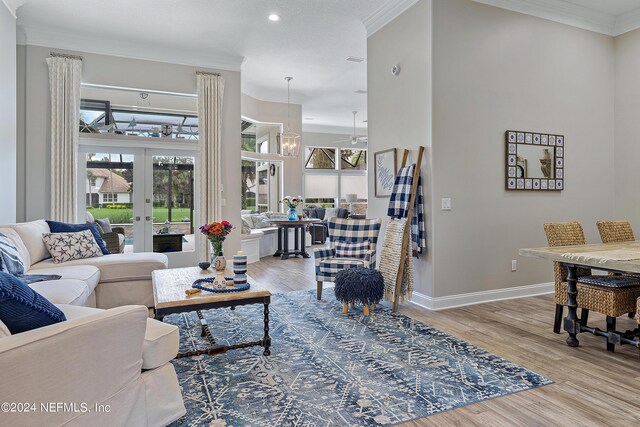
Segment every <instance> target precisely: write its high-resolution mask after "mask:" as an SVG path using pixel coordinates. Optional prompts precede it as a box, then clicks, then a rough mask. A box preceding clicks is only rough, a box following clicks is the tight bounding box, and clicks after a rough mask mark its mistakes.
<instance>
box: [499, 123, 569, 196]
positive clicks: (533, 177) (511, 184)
mask: <svg viewBox="0 0 640 427" xmlns="http://www.w3.org/2000/svg"><path fill="white" fill-rule="evenodd" d="M505 138H506V148H507V155H506V161H507V162H506V180H505V185H506V189H507V190H541V191H562V190H564V136H563V135H552V134H548V133H539V132H523V131H515V130H508V131H507V132H506V133H505Z"/></svg>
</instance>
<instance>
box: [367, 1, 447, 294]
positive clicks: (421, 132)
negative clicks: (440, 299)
mask: <svg viewBox="0 0 640 427" xmlns="http://www.w3.org/2000/svg"><path fill="white" fill-rule="evenodd" d="M430 4H431V1H430V0H420V1H419V2H418V3H416V4H415V5H414V6H412V7H411V8H410V9H409V10H407V11H406V12H405V13H403V14H402V15H400V16H399V17H398V18H396V19H395V20H394V21H392V22H391V23H389V24H387V25H386V26H385V27H383V28H382V29H380V30H379V31H378V32H376V33H375V34H373V35H372V36H371V37H369V39H368V43H367V79H368V101H367V104H368V105H367V110H368V113H367V114H368V120H369V121H368V123H367V124H368V135H369V144H368V148H369V156H370V159H371V160H370V161H369V208H368V216H369V217H372V218H382V219H383V227H384V225H385V224H386V218H387V216H386V213H387V206H388V203H389V198H376V197H375V196H374V194H375V190H374V178H375V177H374V169H373V163H374V153H375V152H376V151H382V150H387V149H389V148H398V149H404V148H407V149H410V150H411V157H412V159H413V161H414V162H415V158H416V153H417V152H416V149H417V147H418V146H420V145H422V146H425V147H426V148H427V150H426V153H425V154H426V158H425V160H424V161H423V163H422V169H421V171H422V177H423V179H425V187H424V189H425V191H426V193H425V197H426V198H425V207H426V214H427V236H428V242H427V245H428V247H429V249H428V253H427V254H426V255H423V256H421V258H420V259H418V260H416V261H415V262H414V271H415V275H414V277H415V290H416V291H417V292H419V293H421V294H425V295H431V294H432V292H433V260H434V253H436V252H435V250H434V248H433V241H432V236H433V233H434V229H433V226H432V222H431V220H432V214H431V183H432V181H433V175H432V173H431V171H432V167H431V157H430V154H431V149H430V145H431V79H430V75H431V52H430V46H431V5H430ZM394 64H400V65H401V66H402V71H401V73H400V75H398V76H397V77H394V76H392V74H391V67H392V66H393V65H394ZM400 160H401V159H400V155H399V158H398V162H400ZM383 232H384V229H383ZM382 235H383V234H382ZM436 256H437V253H436Z"/></svg>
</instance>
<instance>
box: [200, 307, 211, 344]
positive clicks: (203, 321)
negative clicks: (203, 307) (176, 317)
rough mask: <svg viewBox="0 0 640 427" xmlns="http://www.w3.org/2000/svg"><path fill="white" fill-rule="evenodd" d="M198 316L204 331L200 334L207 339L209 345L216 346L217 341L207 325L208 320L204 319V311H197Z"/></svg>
mask: <svg viewBox="0 0 640 427" xmlns="http://www.w3.org/2000/svg"><path fill="white" fill-rule="evenodd" d="M196 314H197V315H198V319H200V327H201V329H202V330H201V332H200V336H202V337H207V339H208V340H209V343H210V344H211V345H214V344H215V343H216V340H215V339H214V338H213V335H211V331H210V330H209V325H208V324H207V319H205V318H204V316H203V314H202V311H200V310H198V311H196Z"/></svg>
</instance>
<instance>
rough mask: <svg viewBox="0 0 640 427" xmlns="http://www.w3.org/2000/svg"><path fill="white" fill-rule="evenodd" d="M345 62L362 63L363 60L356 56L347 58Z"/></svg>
mask: <svg viewBox="0 0 640 427" xmlns="http://www.w3.org/2000/svg"><path fill="white" fill-rule="evenodd" d="M347 61H350V62H363V61H364V58H360V57H358V56H349V57H347Z"/></svg>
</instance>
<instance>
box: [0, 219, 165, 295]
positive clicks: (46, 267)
mask: <svg viewBox="0 0 640 427" xmlns="http://www.w3.org/2000/svg"><path fill="white" fill-rule="evenodd" d="M49 231H50V230H49V225H48V224H47V222H46V221H44V220H38V221H32V222H25V223H18V224H9V225H1V226H0V233H3V234H4V235H6V236H7V237H9V238H10V239H11V240H12V241H13V242H14V243H15V244H16V247H17V248H18V252H19V253H20V258H21V259H22V262H23V264H24V267H25V274H57V275H60V276H62V278H61V279H60V280H54V281H51V282H39V283H33V284H32V285H31V287H32V288H33V289H34V290H35V291H36V292H38V293H40V294H42V295H43V296H44V297H45V298H47V299H48V300H49V301H51V302H52V303H54V304H71V305H82V306H89V307H99V308H112V307H119V306H122V305H129V304H141V305H144V306H147V307H153V289H152V286H151V272H152V271H153V270H158V269H163V268H167V266H168V260H167V257H166V255H164V254H158V253H152V252H150V253H136V254H112V255H105V256H102V257H96V258H87V259H80V260H74V261H69V262H65V263H62V264H54V263H53V261H52V260H51V258H50V257H49V252H48V251H47V248H46V246H45V244H44V242H43V241H42V234H43V233H49Z"/></svg>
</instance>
